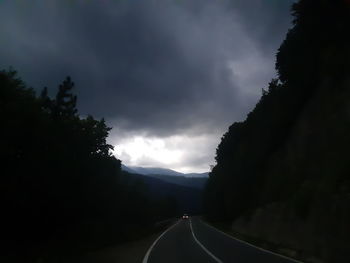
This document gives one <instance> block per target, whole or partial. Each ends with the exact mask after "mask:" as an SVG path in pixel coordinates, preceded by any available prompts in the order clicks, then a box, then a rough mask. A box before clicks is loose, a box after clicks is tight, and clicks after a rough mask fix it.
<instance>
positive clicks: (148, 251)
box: [142, 220, 181, 263]
mask: <svg viewBox="0 0 350 263" xmlns="http://www.w3.org/2000/svg"><path fill="white" fill-rule="evenodd" d="M180 222H181V220H178V221H177V222H176V223H175V224H173V225H172V226H171V227H169V228H168V229H167V230H165V231H164V232H163V233H162V234H161V235H160V236H159V237H158V238H157V239H156V240H155V241H154V242H153V244H152V245H151V246H150V248H149V249H148V250H147V253H146V255H145V256H144V258H143V260H142V263H147V262H148V258H149V255H150V254H151V251H152V249H153V247H154V246H155V245H156V244H157V242H158V241H159V240H160V239H161V238H162V237H163V236H164V235H165V234H166V233H167V232H168V231H169V230H170V229H172V228H173V227H174V226H176V225H177V224H178V223H180Z"/></svg>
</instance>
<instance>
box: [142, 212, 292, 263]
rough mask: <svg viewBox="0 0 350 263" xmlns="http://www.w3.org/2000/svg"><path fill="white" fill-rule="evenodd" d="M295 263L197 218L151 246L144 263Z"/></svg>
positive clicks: (180, 224)
mask: <svg viewBox="0 0 350 263" xmlns="http://www.w3.org/2000/svg"><path fill="white" fill-rule="evenodd" d="M164 262H167V263H187V262H198V263H222V262H225V263H231V262H232V263H292V262H294V263H295V262H298V261H295V260H292V259H289V258H286V257H283V256H279V255H277V254H274V253H271V252H269V251H266V250H263V249H259V248H257V247H254V246H252V245H249V244H247V243H244V242H242V241H239V240H237V239H234V238H232V237H230V236H228V235H226V234H224V233H222V232H221V231H218V230H217V229H215V228H213V227H211V226H209V225H207V224H206V223H204V222H202V221H201V220H200V219H198V218H190V219H183V220H179V221H178V222H177V223H176V224H175V225H173V226H171V227H170V228H168V229H167V230H166V231H165V232H163V233H162V235H161V236H159V237H158V239H157V240H156V241H155V242H154V243H153V244H152V246H151V247H150V249H149V250H148V252H147V254H146V255H145V257H144V259H143V263H164Z"/></svg>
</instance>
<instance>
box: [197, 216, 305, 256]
mask: <svg viewBox="0 0 350 263" xmlns="http://www.w3.org/2000/svg"><path fill="white" fill-rule="evenodd" d="M199 220H200V221H201V222H202V223H203V224H205V225H207V226H208V227H211V228H213V229H214V230H216V231H218V232H220V233H221V234H224V235H225V236H227V237H229V238H232V239H233V240H236V241H238V242H241V243H243V244H246V245H248V246H250V247H253V248H256V249H258V250H261V251H264V252H266V253H269V254H272V255H275V256H278V257H281V258H284V259H288V260H291V261H293V262H295V263H305V262H303V261H300V260H297V259H294V258H290V257H288V256H285V255H282V254H278V253H276V252H273V251H270V250H267V249H264V248H262V247H258V246H255V245H253V244H251V243H249V242H247V241H244V240H241V239H239V238H236V237H234V236H231V235H229V234H227V233H225V232H224V231H222V230H220V229H218V228H216V227H214V226H212V225H209V224H208V223H206V222H204V221H203V220H202V219H199Z"/></svg>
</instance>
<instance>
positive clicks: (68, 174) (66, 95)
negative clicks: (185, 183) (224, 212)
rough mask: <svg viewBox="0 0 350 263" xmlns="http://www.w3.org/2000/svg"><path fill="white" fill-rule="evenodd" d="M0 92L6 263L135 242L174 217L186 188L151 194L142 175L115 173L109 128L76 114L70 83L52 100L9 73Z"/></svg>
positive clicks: (0, 77) (1, 78)
mask: <svg viewBox="0 0 350 263" xmlns="http://www.w3.org/2000/svg"><path fill="white" fill-rule="evenodd" d="M0 87H1V88H0V114H1V129H0V133H1V136H0V137H1V139H0V154H1V157H0V158H1V164H2V172H1V191H0V195H1V197H0V198H1V218H2V224H3V226H5V227H4V228H2V229H3V230H2V232H1V236H2V237H1V238H2V240H6V244H4V248H5V249H4V251H6V253H5V254H2V255H1V257H2V258H3V259H4V260H5V261H6V262H9V259H10V258H13V257H14V258H22V259H25V260H31V259H35V258H37V257H40V258H42V259H44V260H45V261H47V260H50V257H51V256H52V255H55V254H56V256H57V255H60V256H62V257H64V256H65V254H66V253H68V254H69V253H72V252H73V251H76V253H79V252H81V251H84V250H92V249H97V248H100V247H104V246H107V245H110V244H116V243H118V242H125V241H128V240H133V239H135V238H140V237H142V236H143V235H147V234H149V233H152V231H154V229H153V226H154V224H155V222H158V221H161V220H164V219H168V218H172V217H174V216H179V214H178V213H179V210H181V204H180V206H178V204H177V200H176V198H177V196H176V195H180V194H183V193H185V194H186V193H187V195H189V194H190V189H183V188H181V187H177V186H172V185H169V184H165V183H163V184H160V183H158V184H159V185H161V186H162V187H167V189H168V192H167V193H164V194H163V195H162V196H160V195H157V194H154V193H153V194H151V193H150V189H149V185H150V183H148V182H146V181H145V180H144V179H142V178H141V176H138V177H137V175H130V174H128V173H125V172H123V171H121V161H120V160H118V159H116V158H115V157H114V156H113V155H112V153H111V150H112V149H113V146H112V145H109V144H108V143H107V142H106V139H107V136H108V134H109V131H110V130H111V128H109V127H108V126H107V124H106V122H105V120H104V119H101V120H96V119H95V118H93V117H92V116H87V117H81V116H80V115H79V113H78V110H77V107H76V103H77V97H76V96H75V95H74V93H73V91H74V82H73V81H72V80H71V78H70V77H67V78H66V79H65V80H64V81H63V82H62V84H61V85H59V87H58V91H57V94H56V96H55V97H54V98H51V97H50V96H49V95H48V91H47V88H44V89H43V90H42V92H41V93H40V94H38V95H37V94H36V93H35V92H34V90H33V89H32V88H29V87H27V86H26V84H25V83H24V81H22V80H21V78H20V77H19V76H18V75H17V73H16V71H14V70H13V69H10V70H3V71H1V72H0ZM152 183H153V184H155V183H154V182H152ZM199 195H200V194H199V193H198V194H197V195H196V194H192V195H191V196H192V197H194V198H197V200H198V198H199ZM195 206H196V205H195ZM197 207H198V206H196V208H197ZM181 212H182V211H181Z"/></svg>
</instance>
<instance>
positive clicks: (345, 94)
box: [205, 0, 350, 262]
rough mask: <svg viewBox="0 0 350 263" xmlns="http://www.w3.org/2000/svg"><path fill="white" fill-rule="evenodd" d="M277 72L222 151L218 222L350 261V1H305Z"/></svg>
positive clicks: (217, 170) (215, 189)
mask: <svg viewBox="0 0 350 263" xmlns="http://www.w3.org/2000/svg"><path fill="white" fill-rule="evenodd" d="M291 10H292V15H293V24H292V27H291V28H290V29H289V31H288V33H287V35H286V38H285V40H284V41H283V43H282V44H281V46H280V48H279V49H278V52H277V54H276V71H277V77H276V78H274V79H272V80H271V82H270V83H269V85H268V87H267V88H265V89H263V90H262V96H261V98H260V100H259V102H258V103H257V104H256V106H255V108H254V109H253V110H252V111H251V112H250V113H249V114H248V116H247V118H246V120H244V121H242V122H236V123H233V124H232V125H231V126H230V127H229V129H228V131H227V132H226V133H225V134H224V135H223V137H222V139H221V143H220V144H219V146H218V147H217V150H216V165H215V166H214V167H213V169H212V171H211V173H210V178H209V180H208V183H207V185H206V191H205V210H206V214H207V217H208V219H209V220H211V221H213V222H226V223H227V224H229V225H230V226H231V228H232V229H234V230H236V231H238V232H240V233H243V234H245V235H247V236H250V237H253V238H256V239H262V240H267V241H271V242H274V243H278V244H279V245H282V246H284V247H286V248H291V249H294V250H296V251H299V252H300V253H303V254H306V255H313V256H315V257H317V258H320V259H322V260H324V261H325V262H349V255H347V254H348V252H347V250H348V248H349V247H350V239H349V236H350V227H349V224H348V222H349V221H350V177H349V175H350V159H349V149H350V136H349V134H350V103H349V101H350V75H349V68H350V67H349V66H350V39H349V38H348V36H347V35H348V31H349V28H350V3H349V1H345V0H323V1H319V0H300V1H298V2H297V3H295V4H294V5H293V6H292V9H291Z"/></svg>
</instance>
